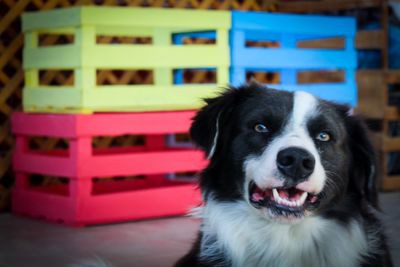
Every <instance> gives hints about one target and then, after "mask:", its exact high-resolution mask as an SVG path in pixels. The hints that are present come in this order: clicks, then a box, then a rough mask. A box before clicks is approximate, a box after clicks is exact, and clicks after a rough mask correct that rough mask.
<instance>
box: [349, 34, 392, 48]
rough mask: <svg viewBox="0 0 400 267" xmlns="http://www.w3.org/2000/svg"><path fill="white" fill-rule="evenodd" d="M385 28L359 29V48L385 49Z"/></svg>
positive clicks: (357, 44) (357, 36)
mask: <svg viewBox="0 0 400 267" xmlns="http://www.w3.org/2000/svg"><path fill="white" fill-rule="evenodd" d="M384 36H385V34H384V31H383V30H370V31H359V32H357V35H356V48H357V49H384V47H385V43H384V42H383V39H384Z"/></svg>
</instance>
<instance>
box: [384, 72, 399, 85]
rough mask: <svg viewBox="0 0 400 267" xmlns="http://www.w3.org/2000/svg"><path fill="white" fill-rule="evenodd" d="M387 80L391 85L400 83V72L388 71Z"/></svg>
mask: <svg viewBox="0 0 400 267" xmlns="http://www.w3.org/2000/svg"><path fill="white" fill-rule="evenodd" d="M386 78H387V82H388V83H389V84H393V83H400V70H388V71H387V73H386Z"/></svg>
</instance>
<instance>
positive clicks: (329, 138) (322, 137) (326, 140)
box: [316, 132, 331, 142]
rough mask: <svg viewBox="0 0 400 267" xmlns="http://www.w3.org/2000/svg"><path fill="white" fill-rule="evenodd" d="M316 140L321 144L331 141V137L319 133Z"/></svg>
mask: <svg viewBox="0 0 400 267" xmlns="http://www.w3.org/2000/svg"><path fill="white" fill-rule="evenodd" d="M316 138H317V140H319V141H322V142H328V141H330V140H331V136H330V135H329V134H328V133H327V132H320V133H319V134H317V137H316Z"/></svg>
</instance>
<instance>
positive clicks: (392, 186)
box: [382, 175, 400, 190]
mask: <svg viewBox="0 0 400 267" xmlns="http://www.w3.org/2000/svg"><path fill="white" fill-rule="evenodd" d="M382 188H383V189H384V190H398V189H400V176H399V175H396V176H385V177H384V178H383V180H382Z"/></svg>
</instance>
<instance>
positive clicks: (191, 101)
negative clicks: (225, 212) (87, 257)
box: [12, 7, 230, 225]
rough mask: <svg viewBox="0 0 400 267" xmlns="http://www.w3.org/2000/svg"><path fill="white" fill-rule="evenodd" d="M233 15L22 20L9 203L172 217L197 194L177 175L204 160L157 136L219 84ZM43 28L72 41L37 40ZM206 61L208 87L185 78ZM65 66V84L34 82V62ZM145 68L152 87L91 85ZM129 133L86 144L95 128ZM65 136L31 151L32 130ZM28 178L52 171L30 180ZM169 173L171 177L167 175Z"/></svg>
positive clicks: (83, 12) (77, 220) (175, 128)
mask: <svg viewBox="0 0 400 267" xmlns="http://www.w3.org/2000/svg"><path fill="white" fill-rule="evenodd" d="M229 27H230V15H229V13H228V12H223V11H193V10H163V9H139V8H129V9H127V8H97V7H96V8H93V7H82V8H68V9H60V10H53V11H46V12H38V13H28V14H26V15H24V17H23V31H24V34H25V48H24V70H25V76H26V83H25V88H24V94H23V105H24V111H25V112H24V113H15V114H14V115H13V120H12V123H13V132H14V134H15V135H16V138H17V144H16V150H15V153H14V157H13V162H14V170H15V173H16V186H15V188H14V191H13V207H12V208H13V212H14V213H17V214H26V215H29V216H33V217H43V218H45V219H46V220H49V221H61V222H63V223H66V224H68V225H88V224H97V223H105V222H116V221H124V220H132V219H145V218H154V217H161V216H171V215H181V214H184V213H186V212H187V210H188V209H189V208H190V207H191V206H195V205H198V204H199V203H200V201H201V198H200V194H199V192H198V190H197V188H196V184H195V183H193V182H190V181H186V180H184V181H182V180H179V179H178V178H177V177H179V176H180V175H179V174H186V173H193V172H197V171H199V170H200V169H201V168H203V167H204V166H205V164H206V161H205V159H204V157H203V155H202V153H201V152H199V151H197V150H195V149H193V148H191V147H186V148H184V147H175V146H173V145H171V144H170V143H168V142H167V141H166V140H167V138H166V136H168V135H171V134H182V133H187V131H188V129H189V127H190V122H191V121H190V120H191V117H192V116H193V115H194V113H193V110H194V109H196V108H198V107H200V105H201V98H204V97H211V96H213V95H215V94H216V93H218V90H220V89H218V88H220V87H219V86H218V85H226V84H227V83H228V67H229V47H228V29H229ZM204 31H207V32H209V31H212V32H214V40H213V43H212V44H204V45H199V44H197V45H183V44H181V43H174V39H176V38H174V36H175V35H177V34H182V33H188V32H191V33H193V32H204ZM42 34H70V35H73V43H71V44H64V45H57V46H40V45H39V41H38V40H39V38H40V35H42ZM99 36H124V37H135V38H149V39H150V40H151V41H150V42H149V43H147V44H112V43H111V44H102V43H98V42H97V40H98V37H99ZM203 68H207V69H213V70H214V72H215V77H216V83H214V84H182V81H178V80H179V79H178V78H176V77H174V76H178V74H179V73H180V72H182V71H184V70H186V69H203ZM54 69H56V70H63V71H72V72H73V74H74V82H73V85H70V86H65V85H64V86H59V85H53V86H49V85H42V84H41V83H40V73H41V71H43V70H54ZM104 69H107V70H138V69H144V70H150V71H152V72H153V76H154V83H153V84H150V85H148V84H145V85H144V84H135V85H98V84H97V80H98V79H99V77H98V74H99V73H100V72H101V70H104ZM124 135H134V136H137V137H138V139H141V143H139V144H136V145H132V146H129V147H109V148H102V149H101V148H96V147H93V140H94V138H95V137H99V136H101V137H116V136H124ZM43 136H44V137H55V138H64V139H65V140H66V143H67V145H66V147H65V149H53V150H50V151H42V150H33V149H31V148H30V146H29V140H31V139H32V138H35V137H43ZM37 175H42V176H52V177H57V178H58V179H59V180H60V181H61V182H60V183H57V184H53V185H42V184H40V185H35V184H34V183H33V182H32V180H33V179H32V178H34V177H35V176H37ZM171 177H173V178H174V179H171Z"/></svg>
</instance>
